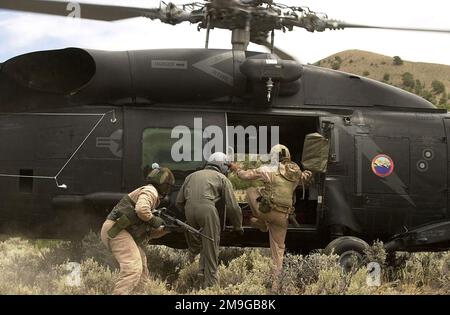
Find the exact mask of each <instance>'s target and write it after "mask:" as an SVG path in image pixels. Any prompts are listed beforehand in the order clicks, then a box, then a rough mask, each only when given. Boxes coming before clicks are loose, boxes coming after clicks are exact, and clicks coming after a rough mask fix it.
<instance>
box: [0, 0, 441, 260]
mask: <svg viewBox="0 0 450 315" xmlns="http://www.w3.org/2000/svg"><path fill="white" fill-rule="evenodd" d="M0 9H9V10H17V11H27V12H36V13H46V14H53V15H61V16H67V15H68V14H74V15H75V16H77V17H80V18H85V19H94V20H104V21H115V20H121V19H126V18H132V17H142V16H143V17H148V18H150V19H152V20H155V19H157V20H160V21H162V22H164V23H168V24H172V25H175V24H179V23H182V22H190V23H194V24H197V25H198V28H199V29H206V30H207V32H206V34H207V38H206V48H205V49H177V50H174V49H165V50H164V49H162V50H145V51H121V52H113V51H97V50H85V49H79V48H67V49H62V50H53V51H40V52H34V53H29V54H25V55H22V56H18V57H15V58H12V59H10V60H8V61H6V62H4V63H2V64H0V67H1V68H0V112H1V113H2V114H1V115H0V147H1V151H0V232H1V233H22V234H26V235H29V236H34V237H52V238H67V237H80V236H82V235H84V234H85V233H87V232H88V231H89V230H91V229H92V230H98V229H99V227H100V224H101V223H102V221H103V219H104V218H105V216H106V214H107V213H108V212H109V211H110V209H111V208H112V206H113V205H114V204H115V203H116V202H117V201H118V200H119V199H120V198H121V197H122V196H123V194H124V193H126V192H128V191H131V190H132V189H134V188H136V187H138V186H140V185H142V184H143V181H144V177H143V174H144V171H145V170H146V169H148V166H149V165H151V164H152V163H153V162H158V163H160V164H161V165H163V166H168V167H170V168H171V169H172V170H173V171H174V173H175V175H176V179H177V184H178V185H179V184H181V183H182V181H183V179H184V178H185V177H186V176H187V175H188V174H189V173H191V172H193V171H195V170H197V169H199V168H201V167H202V166H203V164H204V161H203V160H202V161H199V160H192V161H181V162H177V161H174V160H173V158H172V155H171V150H172V148H173V145H174V141H176V140H174V138H173V137H172V131H173V128H174V127H175V126H179V125H182V126H186V127H187V128H188V130H191V131H193V132H194V133H195V132H196V131H199V130H200V133H202V132H203V131H205V130H206V129H207V127H208V126H219V127H220V128H221V129H222V130H223V131H224V133H227V126H242V127H243V128H246V127H248V126H256V127H262V126H267V125H269V126H279V141H280V143H283V144H285V145H287V146H288V147H289V148H290V149H291V151H292V155H293V159H294V160H295V161H296V162H298V163H301V162H302V156H303V153H304V152H306V151H307V150H308V148H307V147H306V148H305V146H307V145H308V143H306V142H305V137H307V135H310V134H314V133H319V134H321V135H322V136H324V137H325V138H326V139H328V142H327V143H328V147H327V150H329V154H328V155H327V157H326V161H324V162H325V163H326V165H327V167H326V170H324V171H323V172H317V173H316V174H315V182H314V184H313V185H312V186H310V187H309V188H308V189H307V191H306V193H305V194H304V196H303V193H304V192H302V191H299V192H298V196H297V203H296V208H297V209H296V215H297V218H298V221H299V222H300V226H296V227H294V226H293V227H290V228H289V232H288V236H287V247H288V249H291V250H311V249H315V248H324V247H326V249H327V250H328V251H330V250H334V251H335V252H336V253H338V254H340V255H341V257H342V258H344V257H347V256H348V254H354V253H357V254H360V255H362V252H363V250H364V248H365V247H366V246H367V243H366V242H371V241H373V240H376V239H380V240H383V241H384V242H385V246H386V248H387V249H388V250H389V251H392V252H393V251H398V250H402V251H435V250H436V251H437V250H447V249H449V248H450V198H449V197H450V192H449V176H448V174H449V171H450V169H449V168H448V165H449V162H450V153H449V152H450V141H449V139H448V137H449V135H450V115H448V114H447V111H445V110H441V109H437V108H436V107H435V106H433V105H432V104H431V103H429V102H428V101H426V100H424V99H422V98H420V97H417V96H415V95H413V94H411V93H408V92H405V91H402V90H400V89H397V88H394V87H392V86H389V85H386V84H383V83H379V82H376V81H373V80H370V79H367V78H364V77H360V76H357V75H353V74H348V73H343V72H338V71H333V70H326V69H323V68H319V67H315V66H312V65H302V64H300V63H299V62H297V61H295V60H293V59H292V58H291V57H290V56H289V55H288V54H286V53H284V52H282V51H280V50H278V49H277V48H276V47H275V45H274V31H275V30H289V31H291V30H293V29H294V28H297V27H300V28H304V29H306V30H308V31H310V32H316V31H317V32H321V31H325V30H340V29H345V28H386V29H397V30H399V29H400V30H414V31H430V32H446V33H450V30H430V29H428V30H424V29H406V28H389V27H375V26H366V25H356V24H349V23H345V22H342V21H337V20H332V19H328V17H327V16H326V15H323V14H318V13H315V12H314V11H311V10H310V9H309V8H306V7H290V6H286V5H282V4H277V3H274V2H273V1H272V0H211V1H206V2H204V3H192V4H186V5H182V6H176V5H174V4H171V3H169V4H167V5H161V6H160V7H159V8H154V9H147V8H131V7H118V6H108V5H97V4H84V3H73V2H62V1H33V0H0ZM214 28H220V29H227V30H231V31H232V45H233V49H232V50H219V49H208V42H209V34H210V30H212V29H214ZM267 38H269V40H267ZM249 42H253V43H258V44H262V45H266V46H267V47H269V48H270V49H271V53H261V52H252V51H247V45H248V44H249ZM199 119H201V126H200V128H198V124H197V123H198V121H199ZM257 130H264V128H259V129H257ZM258 132H259V131H258ZM201 141H203V142H202V144H204V142H206V141H208V137H202V139H201ZM245 141H246V144H248V143H249V142H250V141H251V137H247V138H246V139H245ZM229 145H230V142H229V139H228V138H227V137H224V140H223V146H224V147H228V146H229ZM232 149H236V148H235V147H233V148H232ZM192 150H193V149H192ZM245 153H251V152H245ZM192 154H195V152H192ZM174 194H176V191H175V192H174ZM303 197H304V198H303ZM172 198H173V196H172ZM173 211H174V212H176V210H173ZM177 215H179V216H180V217H181V214H179V213H178V214H177ZM248 215H249V211H246V210H244V223H245V224H246V225H248ZM222 220H223V225H224V231H223V237H222V245H226V246H228V245H233V246H266V244H267V240H266V237H265V236H264V235H263V234H261V233H260V232H259V231H257V230H255V229H252V228H251V227H250V226H246V227H245V237H243V238H236V237H235V236H232V235H231V233H229V232H228V230H227V229H226V226H227V220H226V214H223V215H222ZM160 242H161V243H163V244H166V245H169V246H172V247H184V246H185V241H184V237H183V236H182V234H175V233H173V234H170V235H168V236H166V237H164V238H162V239H161V240H160Z"/></svg>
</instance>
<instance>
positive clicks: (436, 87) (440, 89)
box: [431, 80, 445, 94]
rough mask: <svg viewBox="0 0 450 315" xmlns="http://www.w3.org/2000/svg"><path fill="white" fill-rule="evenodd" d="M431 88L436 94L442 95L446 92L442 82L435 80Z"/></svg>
mask: <svg viewBox="0 0 450 315" xmlns="http://www.w3.org/2000/svg"><path fill="white" fill-rule="evenodd" d="M431 87H432V88H433V91H434V92H435V93H436V94H442V93H444V92H445V85H444V83H442V82H441V81H438V80H434V81H433V82H431Z"/></svg>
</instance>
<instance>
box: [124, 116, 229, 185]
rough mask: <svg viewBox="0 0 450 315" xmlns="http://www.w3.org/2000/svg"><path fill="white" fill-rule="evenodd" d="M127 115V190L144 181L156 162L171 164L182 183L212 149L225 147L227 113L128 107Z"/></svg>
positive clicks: (125, 182) (201, 165)
mask: <svg viewBox="0 0 450 315" xmlns="http://www.w3.org/2000/svg"><path fill="white" fill-rule="evenodd" d="M124 115H125V123H124V125H125V127H124V129H125V137H124V143H125V147H124V152H125V154H124V161H123V168H124V169H123V173H124V182H123V186H124V188H125V190H126V191H130V190H132V189H134V188H136V187H138V186H140V185H142V184H143V183H144V178H145V176H146V175H147V174H148V171H149V170H150V169H151V167H152V164H153V163H158V164H159V165H160V166H164V167H169V168H170V169H171V170H172V171H173V172H174V174H175V177H176V180H177V184H181V183H182V181H183V180H184V178H185V177H186V176H187V175H188V174H190V173H192V172H194V171H196V170H197V169H200V168H202V167H203V166H204V161H205V157H206V158H207V155H208V152H210V151H212V152H214V151H224V149H225V148H224V145H225V136H224V134H225V133H224V132H223V131H224V130H225V125H226V119H225V113H224V112H207V111H192V110H183V109H149V108H126V109H125V112H124ZM211 146H212V147H211Z"/></svg>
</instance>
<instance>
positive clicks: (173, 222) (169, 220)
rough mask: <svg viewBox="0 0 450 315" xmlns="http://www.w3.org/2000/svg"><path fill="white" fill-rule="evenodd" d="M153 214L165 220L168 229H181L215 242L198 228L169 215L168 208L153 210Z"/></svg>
mask: <svg viewBox="0 0 450 315" xmlns="http://www.w3.org/2000/svg"><path fill="white" fill-rule="evenodd" d="M152 213H153V214H154V215H157V216H158V217H160V218H161V219H163V220H164V222H165V223H166V226H168V227H170V226H175V227H180V228H182V229H183V230H185V231H187V232H189V233H192V234H194V235H197V236H201V237H203V238H206V239H207V240H210V241H211V242H214V239H213V238H211V237H209V236H207V235H205V234H203V233H202V231H201V230H197V229H196V228H194V227H192V226H190V225H189V224H186V223H184V222H183V221H181V220H178V219H177V218H175V217H173V216H171V215H169V214H167V208H160V209H156V210H153V211H152Z"/></svg>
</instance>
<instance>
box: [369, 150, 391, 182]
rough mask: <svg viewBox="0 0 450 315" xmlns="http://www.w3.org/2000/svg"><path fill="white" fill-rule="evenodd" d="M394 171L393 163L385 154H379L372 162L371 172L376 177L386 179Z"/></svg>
mask: <svg viewBox="0 0 450 315" xmlns="http://www.w3.org/2000/svg"><path fill="white" fill-rule="evenodd" d="M393 171H394V161H393V160H392V159H391V157H390V156H388V155H386V154H379V155H377V156H376V157H374V158H373V160H372V172H373V173H374V174H375V175H377V176H378V177H388V176H389V175H391V174H392V172H393Z"/></svg>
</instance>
